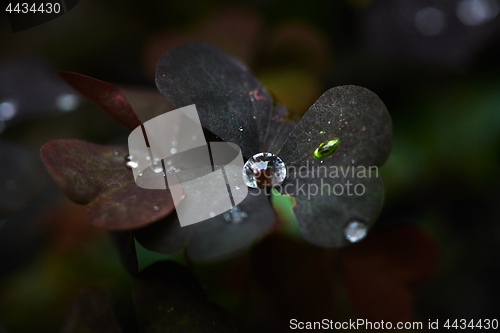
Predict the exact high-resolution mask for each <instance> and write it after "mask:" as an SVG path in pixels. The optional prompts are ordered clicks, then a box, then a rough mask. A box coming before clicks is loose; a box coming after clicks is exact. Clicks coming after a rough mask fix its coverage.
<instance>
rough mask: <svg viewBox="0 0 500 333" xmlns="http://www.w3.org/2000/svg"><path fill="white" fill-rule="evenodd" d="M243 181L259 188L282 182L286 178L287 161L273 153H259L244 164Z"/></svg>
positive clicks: (249, 185)
mask: <svg viewBox="0 0 500 333" xmlns="http://www.w3.org/2000/svg"><path fill="white" fill-rule="evenodd" d="M242 172H243V181H244V182H245V184H246V185H247V186H248V187H253V188H258V187H265V186H275V185H279V184H281V183H282V182H283V181H284V180H285V178H286V166H285V163H283V161H282V160H281V158H279V157H278V156H276V155H274V154H271V153H258V154H255V155H254V156H252V157H251V158H249V159H248V161H247V162H246V163H245V165H244V166H243V171H242Z"/></svg>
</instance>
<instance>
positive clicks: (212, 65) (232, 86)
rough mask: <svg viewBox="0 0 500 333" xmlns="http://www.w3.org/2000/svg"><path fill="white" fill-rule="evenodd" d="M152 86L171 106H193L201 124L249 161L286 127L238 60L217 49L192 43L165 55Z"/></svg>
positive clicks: (275, 109)
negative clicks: (238, 147)
mask: <svg viewBox="0 0 500 333" xmlns="http://www.w3.org/2000/svg"><path fill="white" fill-rule="evenodd" d="M156 85H157V86H158V89H159V90H160V92H161V93H162V94H163V95H164V96H165V97H166V98H167V99H168V100H169V101H171V102H172V103H173V104H174V105H175V106H176V107H183V106H187V105H191V104H196V108H197V110H198V114H199V116H200V121H201V125H202V126H203V127H204V128H206V129H208V130H210V131H211V132H213V133H214V134H216V135H218V136H219V137H220V138H222V139H223V140H224V141H227V142H233V143H236V144H237V145H239V146H240V148H241V150H242V152H243V156H245V157H250V156H252V155H254V154H256V153H258V152H260V151H267V149H269V147H270V146H273V142H274V141H275V137H276V136H278V134H279V133H281V132H288V131H289V130H290V129H291V128H290V127H289V126H287V125H286V121H285V119H284V112H283V109H282V108H281V109H280V108H275V107H273V102H272V100H271V98H270V96H269V94H268V93H267V91H266V90H265V89H264V88H263V87H262V86H261V85H260V83H259V82H258V81H257V79H255V77H254V76H253V75H252V73H250V71H249V70H248V68H246V67H245V66H244V65H243V64H241V63H240V62H239V61H237V60H235V59H233V58H230V57H228V56H226V55H225V54H224V53H223V52H222V51H220V50H219V49H218V48H217V47H215V46H213V45H210V44H204V43H192V44H185V45H181V46H178V47H176V48H174V49H172V50H170V51H168V52H167V53H165V54H164V55H163V56H162V57H161V58H160V60H159V61H158V64H157V69H156Z"/></svg>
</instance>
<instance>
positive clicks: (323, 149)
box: [314, 138, 340, 158]
mask: <svg viewBox="0 0 500 333" xmlns="http://www.w3.org/2000/svg"><path fill="white" fill-rule="evenodd" d="M339 142H340V140H339V139H338V138H334V139H331V140H330V141H326V142H323V143H322V144H320V145H319V146H318V148H316V150H315V151H314V156H315V157H317V158H324V157H327V156H330V155H331V154H333V152H334V151H335V149H337V146H338V145H339Z"/></svg>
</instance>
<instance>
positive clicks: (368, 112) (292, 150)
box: [279, 86, 392, 167]
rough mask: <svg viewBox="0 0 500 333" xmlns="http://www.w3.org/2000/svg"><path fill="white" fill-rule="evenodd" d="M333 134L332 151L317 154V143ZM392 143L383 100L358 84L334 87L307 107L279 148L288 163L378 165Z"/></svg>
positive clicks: (288, 164)
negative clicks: (336, 139)
mask: <svg viewBox="0 0 500 333" xmlns="http://www.w3.org/2000/svg"><path fill="white" fill-rule="evenodd" d="M333 138H339V139H340V143H339V145H338V147H337V149H336V150H335V152H334V154H332V155H330V156H328V157H326V158H321V159H319V158H316V157H315V156H314V151H315V150H316V148H318V146H319V145H320V144H321V143H323V142H326V141H329V140H331V139H333ZM391 147H392V122H391V117H390V115H389V113H388V112H387V109H386V107H385V105H384V103H383V102H382V101H381V100H380V98H378V96H377V95H375V94H374V93H373V92H371V91H370V90H368V89H366V88H362V87H357V86H341V87H335V88H332V89H330V90H328V91H327V92H325V93H324V94H323V95H321V97H320V98H318V100H317V101H316V102H315V103H314V104H313V105H312V106H311V107H310V108H309V110H308V111H307V112H306V114H305V115H304V117H302V119H301V120H300V121H299V123H298V124H297V126H296V127H295V129H294V130H293V131H292V133H291V134H290V136H289V138H288V140H287V141H286V142H285V144H284V145H283V148H281V150H280V151H279V156H280V158H281V159H282V160H283V161H284V162H285V163H286V165H287V166H292V165H293V166H294V167H300V166H302V165H306V166H308V167H318V166H327V167H328V166H340V165H344V166H346V165H356V166H357V165H363V166H381V165H382V164H384V162H385V160H386V159H387V157H389V153H390V151H391Z"/></svg>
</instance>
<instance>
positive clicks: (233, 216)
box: [223, 207, 248, 223]
mask: <svg viewBox="0 0 500 333" xmlns="http://www.w3.org/2000/svg"><path fill="white" fill-rule="evenodd" d="M223 217H224V220H226V221H227V222H232V223H241V222H243V220H244V219H246V218H247V217H248V214H247V213H245V212H244V211H242V210H241V209H239V208H238V207H233V208H231V209H230V210H228V211H227V212H225V213H224V215H223Z"/></svg>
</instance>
